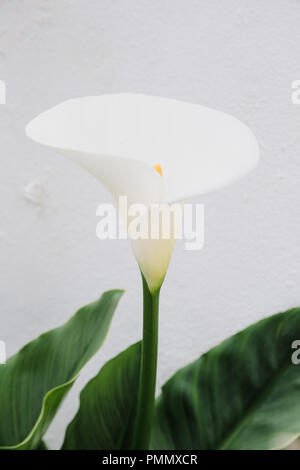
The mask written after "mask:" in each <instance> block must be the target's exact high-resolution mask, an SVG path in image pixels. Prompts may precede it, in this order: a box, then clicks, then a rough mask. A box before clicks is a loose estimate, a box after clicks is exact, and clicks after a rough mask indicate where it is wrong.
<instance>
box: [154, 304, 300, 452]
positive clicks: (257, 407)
mask: <svg viewBox="0 0 300 470" xmlns="http://www.w3.org/2000/svg"><path fill="white" fill-rule="evenodd" d="M296 339H300V308H297V309H292V310H289V311H287V312H286V313H280V314H277V315H274V316H272V317H269V318H266V319H264V320H262V321H260V322H258V323H256V324H254V325H252V326H250V327H249V328H247V329H245V330H244V331H242V332H240V333H238V334H236V335H234V336H232V337H231V338H229V339H228V340H226V341H224V342H223V343H221V344H220V345H219V346H217V347H215V348H213V349H211V350H210V351H209V352H208V353H206V354H204V355H203V356H202V357H200V359H198V360H197V361H195V362H193V363H192V364H190V365H188V366H187V367H185V368H183V369H181V370H179V371H178V372H177V373H176V374H175V375H174V376H173V377H172V378H171V379H170V380H169V381H168V382H167V383H166V385H165V386H164V387H163V390H162V394H161V396H160V397H159V399H158V402H157V407H156V416H155V424H154V429H153V440H152V448H154V449H195V450H196V449H200V450H201V449H273V448H282V447H284V446H286V445H287V444H288V443H290V442H291V441H293V440H294V439H295V438H296V437H297V436H298V435H299V434H300V365H298V366H297V365H294V364H293V363H292V360H291V356H292V353H293V349H292V343H293V341H294V340H296Z"/></svg>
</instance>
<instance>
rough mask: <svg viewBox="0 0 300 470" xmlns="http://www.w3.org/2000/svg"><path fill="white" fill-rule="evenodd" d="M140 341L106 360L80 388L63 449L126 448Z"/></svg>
mask: <svg viewBox="0 0 300 470" xmlns="http://www.w3.org/2000/svg"><path fill="white" fill-rule="evenodd" d="M140 358H141V343H137V344H134V345H133V346H131V347H130V348H128V349H126V350H125V351H123V352H122V353H121V354H119V355H118V356H116V357H115V358H114V359H112V360H111V361H109V362H108V363H107V364H105V366H104V367H103V368H102V369H101V370H100V372H99V374H98V375H97V376H96V377H94V378H93V379H92V380H91V381H90V382H89V383H88V384H87V385H86V387H85V388H84V389H83V391H82V392H81V394H80V407H79V410H78V412H77V414H76V416H75V418H74V419H73V421H72V422H71V423H70V424H69V426H68V429H67V432H66V436H65V441H64V443H63V447H62V448H63V449H68V450H69V449H73V450H74V449H75V450H87V449H91V450H93V449H94V450H119V449H129V448H130V446H131V438H132V425H133V422H134V418H135V413H136V402H137V394H138V393H137V392H138V384H139V371H140Z"/></svg>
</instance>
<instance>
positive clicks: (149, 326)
mask: <svg viewBox="0 0 300 470" xmlns="http://www.w3.org/2000/svg"><path fill="white" fill-rule="evenodd" d="M142 278H143V296H144V319H143V343H142V360H141V372H140V384H139V394H138V403H137V415H136V421H135V428H134V435H133V449H135V450H147V449H148V448H149V442H150V436H151V428H152V419H153V412H154V402H155V386H156V369H157V344H158V309H159V289H158V290H157V291H155V292H154V293H151V292H150V290H149V287H148V284H147V282H146V280H145V279H144V276H143V275H142Z"/></svg>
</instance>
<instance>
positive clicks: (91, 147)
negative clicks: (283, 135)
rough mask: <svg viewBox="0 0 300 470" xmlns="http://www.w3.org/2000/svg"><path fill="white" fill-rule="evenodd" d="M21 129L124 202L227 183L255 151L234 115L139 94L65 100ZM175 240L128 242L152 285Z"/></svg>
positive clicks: (185, 195)
mask: <svg viewBox="0 0 300 470" xmlns="http://www.w3.org/2000/svg"><path fill="white" fill-rule="evenodd" d="M26 133H27V135H28V136H29V137H30V138H31V139H33V140H35V141H36V142H39V143H40V144H43V145H46V146H48V147H52V148H54V149H55V150H57V151H58V152H59V153H61V154H63V155H65V156H66V157H68V158H71V159H72V160H73V161H75V162H77V163H78V164H80V165H81V166H83V167H84V168H85V169H87V170H88V171H89V172H90V173H92V174H93V175H94V176H95V177H96V178H98V179H99V180H100V181H101V182H102V183H103V184H104V185H105V186H106V187H107V188H108V190H109V191H111V193H112V194H113V196H114V197H115V199H116V200H117V201H118V198H119V196H127V198H128V203H129V204H132V203H143V204H145V205H147V206H149V205H150V204H153V203H163V202H167V203H171V202H175V201H183V200H186V199H190V198H192V197H194V196H197V195H201V194H204V193H208V192H211V191H215V190H217V189H220V188H222V187H225V186H227V185H228V184H230V183H233V182H234V181H236V180H238V179H239V178H241V177H242V176H244V175H246V174H247V173H248V172H250V171H251V170H252V169H253V168H254V167H255V166H256V164H257V161H258V155H259V151H258V144H257V141H256V139H255V137H254V135H253V133H252V132H251V130H250V129H249V128H248V127H247V126H245V125H244V124H243V123H241V122H240V121H239V120H237V119H235V118H234V117H232V116H230V115H227V114H225V113H222V112H219V111H215V110H213V109H209V108H206V107H204V106H199V105H195V104H189V103H184V102H180V101H176V100H171V99H167V98H161V97H152V96H147V95H143V94H132V93H120V94H107V95H102V96H89V97H84V98H78V99H72V100H69V101H65V102H63V103H61V104H59V105H57V106H55V107H53V108H51V109H49V110H48V111H45V112H43V113H42V114H40V115H39V116H37V117H36V118H35V119H33V120H32V121H31V122H30V123H29V124H28V125H27V127H26ZM158 164H159V168H160V167H161V168H162V169H163V176H161V175H160V174H159V173H160V171H157V169H156V170H155V169H154V166H155V165H158ZM156 168H157V167H156ZM173 245H174V239H173V237H172V236H171V237H170V240H169V243H167V241H166V240H161V243H160V241H159V240H158V241H157V240H132V247H133V251H134V254H135V256H136V259H137V261H138V264H139V266H140V268H141V270H142V272H143V274H144V276H145V278H146V280H147V282H148V285H149V287H150V289H151V288H155V287H156V286H158V285H159V283H160V282H162V280H163V278H164V274H165V272H166V270H167V267H168V264H169V261H170V257H171V254H172V249H173Z"/></svg>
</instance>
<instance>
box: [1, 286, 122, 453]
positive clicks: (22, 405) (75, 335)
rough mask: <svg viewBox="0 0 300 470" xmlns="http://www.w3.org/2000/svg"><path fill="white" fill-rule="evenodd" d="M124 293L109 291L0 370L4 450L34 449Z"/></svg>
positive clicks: (97, 342)
mask: <svg viewBox="0 0 300 470" xmlns="http://www.w3.org/2000/svg"><path fill="white" fill-rule="evenodd" d="M121 295H122V291H120V290H113V291H109V292H106V293H104V294H103V295H102V297H101V298H100V299H99V300H98V301H96V302H94V303H92V304H89V305H87V306H86V307H83V308H81V309H80V310H79V311H78V312H77V313H76V314H75V315H74V316H73V317H72V318H71V319H70V320H69V321H68V322H67V323H65V324H64V325H63V326H61V327H59V328H56V329H54V330H52V331H49V332H47V333H44V334H43V335H41V336H40V337H39V338H37V339H36V340H34V341H32V342H31V343H29V344H27V345H26V346H25V347H24V348H23V349H21V350H20V351H19V352H18V353H17V354H16V355H15V356H13V357H11V358H10V359H9V360H8V361H7V363H6V364H5V365H2V366H0V446H1V447H0V449H34V448H36V447H38V446H39V445H40V441H41V439H42V437H43V434H44V433H45V431H46V429H47V427H48V426H49V424H50V422H51V420H52V419H53V417H54V415H55V413H56V412H57V410H58V407H59V405H60V404H61V402H62V400H63V398H64V397H65V395H66V393H67V392H68V390H69V389H70V387H71V386H72V384H73V382H74V381H75V379H76V377H77V375H78V373H79V371H80V369H81V368H82V367H83V366H84V365H85V364H86V362H87V361H88V360H89V359H90V358H91V357H92V356H93V355H94V354H95V353H96V352H97V350H98V349H99V347H100V346H101V345H102V343H103V341H104V339H105V337H106V334H107V331H108V328H109V325H110V322H111V319H112V317H113V314H114V311H115V309H116V306H117V304H118V301H119V299H120V297H121Z"/></svg>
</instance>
